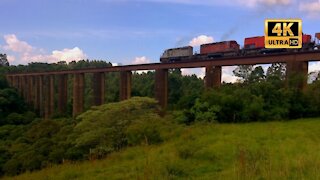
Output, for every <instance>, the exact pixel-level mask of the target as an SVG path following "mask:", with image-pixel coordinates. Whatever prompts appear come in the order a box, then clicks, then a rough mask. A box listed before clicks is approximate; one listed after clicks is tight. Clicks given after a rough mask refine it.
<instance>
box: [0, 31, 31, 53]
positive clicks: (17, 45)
mask: <svg viewBox="0 0 320 180" xmlns="http://www.w3.org/2000/svg"><path fill="white" fill-rule="evenodd" d="M4 40H5V41H6V43H7V45H5V46H4V47H3V49H4V50H7V51H13V52H19V53H28V52H31V51H32V50H33V47H32V46H31V45H29V44H28V43H27V42H24V41H20V40H19V39H18V38H17V37H16V35H14V34H8V35H5V36H4Z"/></svg>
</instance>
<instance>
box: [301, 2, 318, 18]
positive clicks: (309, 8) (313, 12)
mask: <svg viewBox="0 0 320 180" xmlns="http://www.w3.org/2000/svg"><path fill="white" fill-rule="evenodd" d="M299 10H300V11H302V12H305V13H307V14H308V16H309V17H319V16H320V1H315V2H304V3H300V4H299Z"/></svg>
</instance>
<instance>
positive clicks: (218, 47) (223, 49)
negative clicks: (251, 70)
mask: <svg viewBox="0 0 320 180" xmlns="http://www.w3.org/2000/svg"><path fill="white" fill-rule="evenodd" d="M239 51H240V45H239V44H238V43H237V41H222V42H215V43H210V44H202V45H201V46H200V54H207V56H208V57H209V58H215V57H224V56H237V55H239Z"/></svg>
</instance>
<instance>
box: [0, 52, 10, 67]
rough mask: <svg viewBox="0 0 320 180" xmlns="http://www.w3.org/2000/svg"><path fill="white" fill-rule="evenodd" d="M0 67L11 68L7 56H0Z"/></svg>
mask: <svg viewBox="0 0 320 180" xmlns="http://www.w3.org/2000/svg"><path fill="white" fill-rule="evenodd" d="M0 66H9V61H8V58H7V55H6V54H0Z"/></svg>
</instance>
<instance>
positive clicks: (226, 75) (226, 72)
mask: <svg viewBox="0 0 320 180" xmlns="http://www.w3.org/2000/svg"><path fill="white" fill-rule="evenodd" d="M236 67H237V66H225V67H222V77H221V79H222V82H226V83H235V82H237V81H239V78H238V77H236V76H234V75H233V70H234V69H235V68H236Z"/></svg>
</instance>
